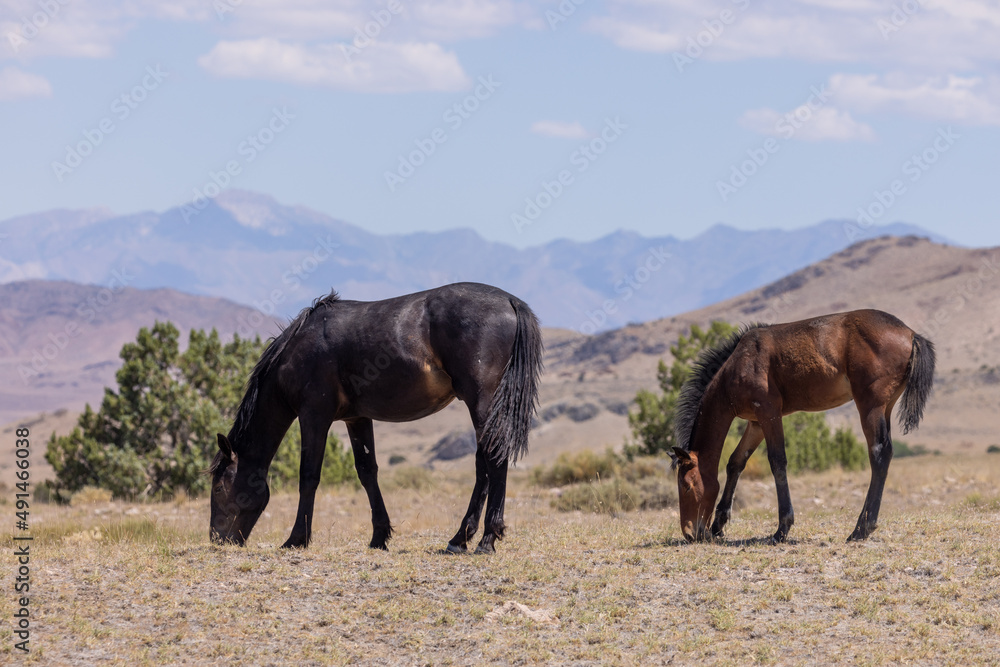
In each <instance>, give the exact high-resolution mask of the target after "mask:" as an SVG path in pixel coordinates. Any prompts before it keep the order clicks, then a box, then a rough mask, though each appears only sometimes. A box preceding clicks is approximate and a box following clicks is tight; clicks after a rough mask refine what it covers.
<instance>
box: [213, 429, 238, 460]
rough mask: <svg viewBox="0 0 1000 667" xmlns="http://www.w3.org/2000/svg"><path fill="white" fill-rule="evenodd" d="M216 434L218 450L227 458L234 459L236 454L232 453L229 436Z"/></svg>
mask: <svg viewBox="0 0 1000 667" xmlns="http://www.w3.org/2000/svg"><path fill="white" fill-rule="evenodd" d="M217 435H218V436H219V451H220V452H222V453H223V455H225V457H226V458H227V459H230V460H232V461H235V460H236V455H235V454H233V446H232V445H231V444H229V438H227V437H226V436H224V435H222V434H221V433H218V434H217Z"/></svg>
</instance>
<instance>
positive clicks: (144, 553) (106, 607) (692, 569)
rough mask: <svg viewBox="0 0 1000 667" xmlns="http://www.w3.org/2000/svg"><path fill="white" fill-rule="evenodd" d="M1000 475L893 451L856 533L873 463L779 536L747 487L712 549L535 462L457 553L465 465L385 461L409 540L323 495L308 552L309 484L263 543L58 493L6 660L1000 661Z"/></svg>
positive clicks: (826, 488)
mask: <svg viewBox="0 0 1000 667" xmlns="http://www.w3.org/2000/svg"><path fill="white" fill-rule="evenodd" d="M998 479H1000V455H987V454H979V455H974V456H973V455H968V456H961V457H944V456H923V457H915V458H908V459H899V460H897V461H894V462H893V464H892V467H891V469H890V473H889V483H888V487H887V490H886V494H885V499H884V502H883V505H882V515H881V521H880V527H879V529H878V530H877V531H876V533H875V534H874V536H873V537H872V539H870V540H869V541H868V542H866V543H862V544H845V542H844V539H845V538H846V536H847V535H848V534H849V533H850V531H851V530H852V529H853V527H854V522H855V519H856V517H857V512H858V511H859V509H860V506H861V502H862V496H863V493H864V492H865V489H866V487H867V483H868V477H867V472H864V473H849V474H848V473H843V472H840V471H837V472H829V473H823V474H809V475H802V476H798V477H795V478H793V480H792V499H793V501H794V502H795V505H796V521H797V523H796V525H795V527H794V528H793V529H792V532H791V536H790V541H789V543H787V544H783V545H779V546H770V545H767V544H765V543H763V541H762V539H761V538H763V537H765V536H767V535H770V534H771V533H772V532H773V530H774V527H775V523H776V520H777V519H776V516H775V499H774V490H773V483H772V482H771V480H770V479H769V478H768V479H764V480H750V479H746V480H743V481H742V482H741V492H740V493H739V494H738V495H739V499H738V500H739V507H740V509H739V510H738V511H737V512H736V513H735V515H734V517H733V520H732V522H731V523H730V525H729V533H728V535H727V539H726V540H725V541H723V542H717V543H711V544H698V545H689V544H686V543H683V542H682V541H681V540H680V532H679V529H678V526H677V517H676V511H675V510H669V509H668V510H660V511H645V512H629V513H627V514H621V515H618V516H612V515H607V514H583V513H580V512H569V513H563V512H559V511H557V510H556V509H553V508H552V506H551V498H552V494H551V492H550V491H549V490H547V489H540V488H537V487H534V486H531V485H530V484H529V482H528V474H527V471H525V470H520V471H516V472H515V474H514V475H513V479H512V484H511V489H510V495H509V497H508V502H507V520H508V525H509V528H508V536H507V539H506V540H505V541H503V542H502V543H500V544H499V550H498V553H497V554H496V555H493V556H472V555H467V556H451V555H446V554H444V553H442V547H444V545H445V543H446V541H447V539H448V538H449V537H450V536H451V534H452V533H453V531H454V530H455V528H456V526H457V522H458V519H459V517H460V515H461V513H462V511H463V510H464V508H465V504H466V502H467V494H468V493H469V491H470V486H471V481H472V480H471V475H470V474H468V471H461V470H452V471H447V472H443V471H437V472H433V473H425V472H424V471H423V470H420V471H419V472H418V471H416V469H406V468H398V467H397V468H390V467H389V466H386V467H385V468H384V469H383V480H384V486H383V491H384V492H385V494H386V498H387V503H388V506H389V511H390V515H391V516H392V518H393V521H394V524H395V526H396V529H397V536H396V538H394V539H393V541H392V542H391V543H390V551H389V552H388V553H385V552H375V551H372V550H369V549H368V548H367V547H366V545H367V542H368V539H369V531H370V527H369V524H368V520H369V519H368V517H369V510H368V505H367V502H366V500H365V497H364V495H363V493H362V492H360V491H355V490H353V489H350V488H345V489H338V490H332V491H328V492H325V493H322V494H321V496H320V498H319V499H318V502H317V505H318V507H317V516H316V519H315V522H314V525H315V526H316V528H317V532H316V535H315V541H314V543H313V545H312V546H311V547H310V548H309V549H307V550H304V551H282V550H278V549H276V545H277V544H280V543H281V541H283V540H284V538H285V537H286V534H287V531H288V530H289V529H290V527H291V523H292V520H293V517H294V511H295V502H296V498H295V496H294V495H287V494H285V495H276V496H275V497H273V498H272V500H271V504H270V506H269V508H268V511H267V513H266V515H265V517H263V518H262V520H261V523H260V524H259V525H258V527H257V529H256V531H255V532H254V534H253V536H252V538H251V540H250V546H248V547H247V548H237V547H224V548H220V547H214V546H210V545H209V544H208V540H207V532H208V504H207V501H205V500H203V499H200V500H183V499H179V500H177V501H175V502H172V503H161V504H149V505H129V504H123V503H120V502H114V503H109V502H96V503H90V504H87V503H82V502H81V503H79V504H78V505H77V506H74V507H56V506H52V505H41V506H35V507H33V508H32V521H33V533H34V535H35V541H34V544H33V545H32V554H33V556H32V561H31V562H32V591H31V592H32V596H31V608H32V611H33V613H34V617H33V625H32V640H31V645H32V652H31V654H30V655H29V656H28V657H27V658H26V659H25V658H24V657H23V656H21V655H19V654H15V653H14V651H13V649H12V644H13V641H12V638H11V624H10V620H9V619H10V618H11V615H12V613H13V600H12V594H11V593H10V588H9V586H8V583H7V582H4V585H3V588H4V589H5V590H7V591H8V593H7V594H5V595H3V596H2V597H0V616H2V617H3V618H5V619H8V620H7V621H5V622H4V623H3V624H2V626H0V646H2V648H0V663H4V664H11V663H14V662H17V663H22V664H29V665H90V664H106V665H130V666H133V665H145V664H226V665H229V664H235V665H268V664H275V665H280V664H295V665H309V664H357V663H362V664H376V665H397V664H400V665H411V664H412V665H432V664H433V665H439V664H445V665H446V664H473V663H475V664H495V663H499V664H539V663H549V664H622V665H632V664H665V663H673V664H702V663H708V664H751V663H762V664H779V665H796V664H802V665H815V664H928V665H930V664H933V665H938V664H958V665H969V664H1000V539H998V532H997V525H998V523H1000V488H998V485H997V480H998ZM2 497H3V498H4V502H5V504H0V512H8V513H10V515H11V517H12V516H13V512H14V509H13V506H12V504H11V498H12V497H13V492H12V491H11V489H9V488H8V489H4V490H3V494H2ZM4 542H5V543H4V547H3V553H4V554H7V555H5V556H4V559H5V562H4V564H3V566H2V571H3V572H5V573H6V574H5V575H4V576H5V577H11V576H12V575H11V574H10V573H11V572H12V569H13V564H12V563H13V557H12V556H10V554H11V553H12V542H11V540H10V537H9V535H7V536H5V537H4ZM508 601H514V602H517V603H520V604H522V605H524V606H525V607H526V608H527V610H528V611H530V612H532V613H531V614H526V613H524V610H523V609H518V608H515V609H513V610H512V611H510V613H506V614H505V613H502V612H503V606H504V605H505V603H507V602H508ZM534 612H538V613H534Z"/></svg>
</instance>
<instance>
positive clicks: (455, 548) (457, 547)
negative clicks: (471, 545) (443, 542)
mask: <svg viewBox="0 0 1000 667" xmlns="http://www.w3.org/2000/svg"><path fill="white" fill-rule="evenodd" d="M444 550H445V551H447V552H448V553H450V554H464V553H468V551H469V550H468V549H467V548H466V547H465V545H464V544H452V543H451V542H449V543H448V546H446V547H445V548H444Z"/></svg>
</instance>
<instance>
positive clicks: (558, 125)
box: [531, 120, 590, 139]
mask: <svg viewBox="0 0 1000 667" xmlns="http://www.w3.org/2000/svg"><path fill="white" fill-rule="evenodd" d="M531 131H532V132H534V133H535V134H540V135H542V136H544V137H556V138H558V139H586V138H587V137H589V136H590V133H589V132H587V130H586V129H585V128H584V127H583V125H581V124H580V123H562V122H559V121H555V120H540V121H537V122H535V123H532V124H531Z"/></svg>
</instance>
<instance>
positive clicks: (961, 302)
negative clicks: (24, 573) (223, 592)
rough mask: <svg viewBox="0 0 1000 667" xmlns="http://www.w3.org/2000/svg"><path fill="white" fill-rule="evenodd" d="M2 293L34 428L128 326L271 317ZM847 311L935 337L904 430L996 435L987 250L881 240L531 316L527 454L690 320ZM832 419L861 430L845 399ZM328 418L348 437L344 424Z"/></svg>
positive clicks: (90, 393) (100, 383) (453, 412)
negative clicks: (704, 282) (532, 393)
mask: <svg viewBox="0 0 1000 667" xmlns="http://www.w3.org/2000/svg"><path fill="white" fill-rule="evenodd" d="M0 304H2V308H0V376H2V377H3V378H4V379H5V380H6V382H5V383H4V384H3V386H0V423H6V422H8V421H9V420H15V419H16V420H24V419H31V422H30V423H31V424H33V425H32V430H33V432H35V433H37V434H39V436H40V437H46V436H47V435H48V434H49V433H51V432H53V431H56V432H59V433H65V432H68V430H69V429H71V428H72V426H73V424H74V422H75V414H74V413H75V412H76V411H79V410H81V409H82V407H83V404H84V403H85V402H90V403H91V404H92V405H96V404H98V403H99V402H100V399H101V395H102V392H103V388H104V387H105V386H113V384H114V372H115V369H117V368H118V366H119V364H120V361H119V359H118V351H119V350H120V349H121V346H122V344H123V343H125V342H127V341H130V340H134V339H135V334H136V331H137V330H138V328H139V327H141V326H149V325H151V324H152V323H153V322H154V321H156V320H171V321H173V322H174V323H175V324H177V325H178V328H179V329H180V330H181V331H182V339H186V335H184V334H186V331H187V330H188V329H190V328H206V329H207V328H212V327H216V328H218V329H219V331H220V334H221V335H222V336H223V337H224V338H229V337H230V336H231V335H232V333H233V332H234V331H235V332H239V333H241V334H242V335H252V334H255V333H260V334H261V335H263V336H269V335H273V334H274V333H276V332H277V331H278V327H279V322H277V321H275V320H274V319H270V318H262V317H260V315H259V313H258V312H257V311H255V310H253V309H252V308H249V307H247V306H242V305H239V304H236V303H233V302H231V301H227V300H225V299H220V298H215V297H205V296H194V295H189V294H183V293H180V292H177V291H175V290H168V289H158V290H144V289H136V288H133V287H124V288H118V287H100V286H94V285H79V284H75V283H69V282H64V281H45V280H29V281H18V282H13V283H8V284H5V285H0ZM853 308H879V309H881V310H886V311H888V312H891V313H893V314H895V315H897V316H898V317H900V318H901V319H902V320H903V321H904V322H906V323H907V324H908V325H910V326H911V327H912V328H914V329H916V330H917V331H919V332H920V333H922V334H924V335H925V336H927V337H929V338H930V339H931V340H932V341H933V342H934V344H935V346H936V349H937V357H938V362H937V371H936V374H935V387H934V393H933V395H932V397H931V400H930V402H929V403H928V408H927V411H926V414H925V420H924V422H922V423H921V426H920V429H919V430H918V431H916V432H914V433H913V434H911V435H909V436H907V439H909V440H911V442H914V443H916V444H923V445H926V446H928V447H933V448H936V449H940V450H941V451H942V452H944V453H946V454H948V453H955V452H961V451H981V448H982V447H985V446H987V445H990V444H996V443H997V442H1000V438H997V435H996V434H997V417H996V415H997V414H998V411H1000V392H998V391H997V387H998V385H1000V365H998V362H1000V248H981V249H968V248H957V247H954V246H947V245H941V244H937V243H933V242H931V241H928V240H926V239H920V238H917V237H912V236H910V237H882V238H877V239H870V240H867V241H862V242H859V243H857V244H854V245H852V246H850V247H849V248H846V249H844V250H842V251H839V252H837V253H834V254H833V255H831V256H830V257H827V258H825V259H823V260H822V261H820V262H817V263H814V264H812V265H810V266H807V267H804V268H802V269H800V270H798V271H795V272H793V273H791V274H789V275H787V276H784V277H782V278H780V279H779V280H776V281H773V282H771V283H769V284H767V285H764V286H762V287H758V288H756V289H752V290H748V291H745V292H743V293H741V294H739V295H737V296H735V297H732V298H730V299H726V300H723V301H720V302H718V303H715V304H712V305H710V306H708V307H705V308H701V309H698V310H694V311H690V312H686V313H681V314H678V315H675V316H670V317H665V318H660V319H657V320H653V321H649V322H646V323H642V324H633V325H629V326H626V327H621V328H619V329H615V330H611V331H606V332H603V333H600V334H597V335H590V336H588V335H583V334H581V333H579V332H575V331H571V330H568V329H557V328H546V329H544V331H543V335H544V338H545V373H544V375H543V377H542V385H541V395H540V404H541V405H540V410H539V413H538V423H537V425H536V428H535V429H534V430H533V431H532V436H531V437H532V444H531V453H530V454H529V456H528V458H527V459H526V465H535V464H538V463H543V462H549V461H551V460H553V459H554V458H555V457H557V456H558V455H559V453H561V452H566V451H574V450H578V449H583V448H588V449H603V448H604V447H606V446H620V445H621V443H622V441H623V439H624V438H625V437H626V436H627V434H628V423H627V418H626V412H627V409H628V405H629V403H630V402H631V401H632V399H633V398H634V397H635V394H636V391H637V390H638V389H640V388H646V389H653V388H655V387H656V369H657V363H658V361H659V360H660V359H665V360H666V361H667V362H668V363H669V362H670V346H671V345H672V344H673V343H674V342H676V340H677V337H678V336H679V335H680V334H682V333H686V332H687V330H688V329H689V328H690V326H691V325H693V324H699V325H702V326H704V325H707V324H708V323H709V322H711V321H713V320H717V319H721V320H725V321H728V322H732V323H741V322H751V321H757V320H760V321H772V322H780V321H792V320H797V319H802V318H807V317H812V316H815V315H820V314H823V313H829V312H836V311H843V310H850V309H853ZM40 412H45V413H46V414H45V415H42V416H35V417H32V415H38V413H40ZM831 419H832V420H833V421H835V422H837V423H842V424H847V425H849V426H850V427H851V428H854V429H855V430H856V431H860V428H859V422H858V418H857V414H856V410H855V409H854V408H853V406H852V405H850V404H848V405H846V406H844V407H842V408H839V409H837V410H835V411H833V413H832V414H831ZM470 427H471V423H470V421H469V416H468V411H467V409H466V407H465V405H464V404H462V403H461V402H455V403H453V404H451V405H449V406H448V407H447V408H445V409H444V410H442V411H441V412H439V413H437V414H435V415H432V416H430V417H427V418H425V419H421V420H418V421H416V422H408V423H403V424H387V423H379V424H377V425H376V434H377V437H378V442H379V448H380V451H381V452H382V454H381V456H382V457H383V458H385V457H388V456H390V455H392V454H400V455H403V456H405V457H407V459H409V460H411V461H414V462H425V463H431V464H433V465H435V466H450V465H468V461H469V458H470V457H468V455H467V454H468V449H469V446H468V443H469V439H468V431H469V429H470ZM7 428H8V429H11V428H12V426H8V427H7ZM334 428H335V429H336V430H337V432H338V434H339V435H340V436H341V437H346V433H345V432H344V429H343V427H342V425H339V424H338V425H335V426H334ZM7 442H8V444H10V443H12V442H13V440H12V439H9V440H8V441H7ZM0 454H3V451H2V450H0ZM10 460H13V459H12V458H11V459H10ZM0 461H2V456H0ZM39 465H41V464H40V463H39ZM3 466H4V464H3V463H2V462H0V472H2V471H3Z"/></svg>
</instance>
